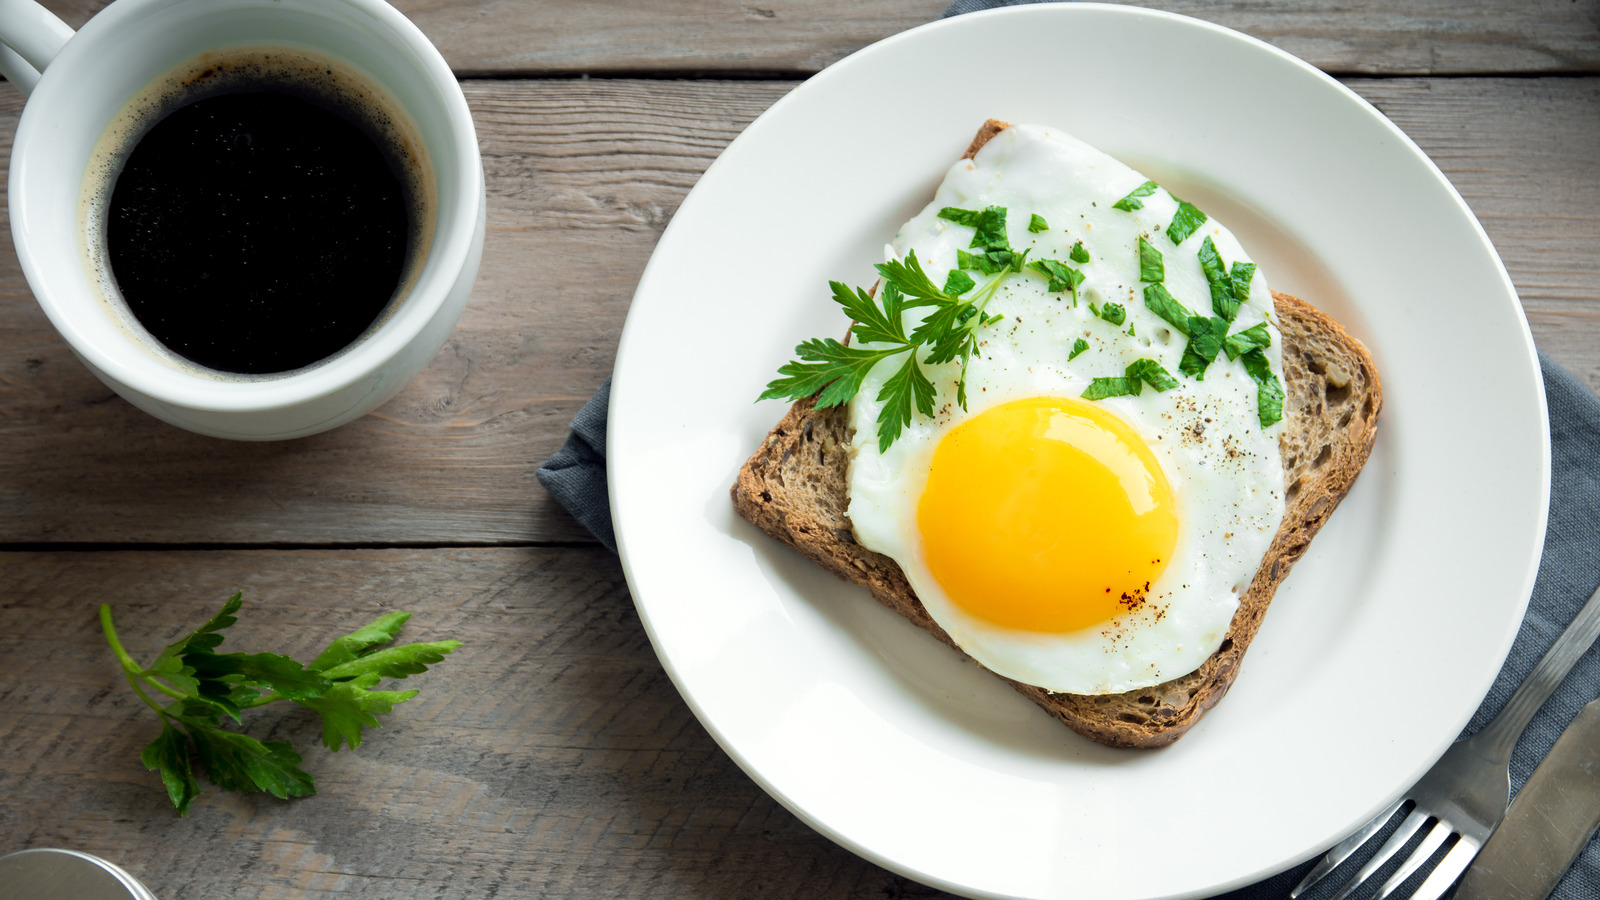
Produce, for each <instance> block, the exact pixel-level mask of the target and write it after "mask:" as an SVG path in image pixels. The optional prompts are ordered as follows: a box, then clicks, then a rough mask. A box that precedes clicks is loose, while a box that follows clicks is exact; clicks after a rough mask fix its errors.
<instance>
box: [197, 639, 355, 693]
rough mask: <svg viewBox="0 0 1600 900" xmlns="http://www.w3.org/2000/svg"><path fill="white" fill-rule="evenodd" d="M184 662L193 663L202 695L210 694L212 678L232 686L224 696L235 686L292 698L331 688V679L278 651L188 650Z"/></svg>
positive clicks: (219, 682)
mask: <svg viewBox="0 0 1600 900" xmlns="http://www.w3.org/2000/svg"><path fill="white" fill-rule="evenodd" d="M183 661H184V662H185V663H187V664H189V665H190V666H192V667H193V668H194V670H195V674H196V675H198V676H199V677H200V681H201V683H202V686H201V694H202V695H205V694H206V693H207V691H206V690H205V682H208V681H209V682H212V683H214V684H220V685H227V686H229V687H228V689H227V690H225V691H223V692H222V693H223V695H224V696H227V695H228V694H230V693H231V690H232V686H233V685H248V686H253V687H258V688H262V689H263V690H268V691H276V692H277V693H279V694H282V695H283V696H285V697H287V698H289V699H290V700H303V699H305V698H307V697H315V696H316V695H317V694H320V693H322V692H323V691H325V690H327V689H328V679H326V678H324V677H322V676H321V675H319V674H317V673H316V672H312V671H308V670H307V669H306V668H305V667H304V666H301V665H300V664H299V663H297V662H295V661H294V660H292V659H290V658H289V657H287V656H279V655H278V654H276V653H227V654H218V653H211V652H209V651H203V652H199V653H186V654H184V656H183Z"/></svg>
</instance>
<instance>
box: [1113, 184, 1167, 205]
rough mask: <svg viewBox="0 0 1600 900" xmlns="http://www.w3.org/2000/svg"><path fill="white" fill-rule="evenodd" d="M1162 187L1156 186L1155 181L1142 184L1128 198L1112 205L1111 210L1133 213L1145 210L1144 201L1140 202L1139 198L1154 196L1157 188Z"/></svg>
mask: <svg viewBox="0 0 1600 900" xmlns="http://www.w3.org/2000/svg"><path fill="white" fill-rule="evenodd" d="M1160 186H1161V185H1159V184H1156V183H1155V182H1154V181H1146V182H1145V183H1144V184H1141V185H1139V186H1138V187H1136V188H1134V189H1133V190H1131V191H1129V192H1128V196H1126V197H1123V198H1122V199H1121V200H1118V201H1117V202H1115V203H1113V204H1111V208H1112V209H1120V210H1122V211H1124V212H1133V211H1134V210H1136V209H1143V208H1144V201H1142V200H1140V199H1139V198H1140V197H1148V196H1150V195H1151V194H1154V193H1155V192H1156V188H1158V187H1160Z"/></svg>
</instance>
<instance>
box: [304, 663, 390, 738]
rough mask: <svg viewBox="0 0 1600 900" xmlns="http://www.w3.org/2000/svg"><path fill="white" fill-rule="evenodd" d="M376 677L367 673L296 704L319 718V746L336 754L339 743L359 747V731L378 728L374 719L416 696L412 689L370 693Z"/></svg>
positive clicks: (376, 719)
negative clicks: (320, 731) (314, 713)
mask: <svg viewBox="0 0 1600 900" xmlns="http://www.w3.org/2000/svg"><path fill="white" fill-rule="evenodd" d="M379 678H380V676H379V675H378V674H377V673H369V674H366V675H362V676H361V677H359V678H355V679H352V680H350V681H341V682H339V683H338V684H336V685H334V686H333V687H331V688H329V689H328V690H327V691H326V692H325V693H323V694H322V696H320V697H315V698H313V699H310V700H303V701H300V705H301V706H304V707H306V708H307V709H314V710H316V711H317V714H318V715H320V716H322V745H323V746H324V747H327V748H328V749H329V750H332V751H334V752H336V753H337V752H338V750H339V746H340V743H341V741H342V742H343V743H346V744H349V745H350V749H351V750H354V749H356V748H357V747H359V746H361V729H362V727H363V726H365V727H367V728H377V727H379V723H378V717H379V716H381V715H383V714H384V713H387V712H389V711H390V710H392V709H394V707H395V704H397V703H404V702H406V701H407V700H410V699H411V698H412V697H415V696H416V695H417V693H418V692H417V691H416V690H409V691H374V690H371V688H372V686H373V685H375V684H377V683H378V680H379Z"/></svg>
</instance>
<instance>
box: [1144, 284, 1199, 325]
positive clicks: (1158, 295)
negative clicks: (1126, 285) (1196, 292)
mask: <svg viewBox="0 0 1600 900" xmlns="http://www.w3.org/2000/svg"><path fill="white" fill-rule="evenodd" d="M1144 306H1145V309H1148V310H1150V311H1151V312H1153V313H1155V314H1156V315H1158V316H1160V317H1161V318H1163V319H1165V320H1166V321H1167V324H1168V325H1171V326H1172V327H1173V328H1176V329H1178V331H1179V332H1180V333H1182V334H1188V333H1189V320H1190V319H1193V318H1196V316H1195V315H1194V313H1191V312H1189V310H1187V309H1185V308H1184V306H1183V304H1182V303H1179V302H1178V301H1177V300H1175V299H1173V296H1172V295H1171V294H1169V293H1167V289H1166V288H1165V287H1163V286H1161V285H1159V284H1147V285H1145V286H1144Z"/></svg>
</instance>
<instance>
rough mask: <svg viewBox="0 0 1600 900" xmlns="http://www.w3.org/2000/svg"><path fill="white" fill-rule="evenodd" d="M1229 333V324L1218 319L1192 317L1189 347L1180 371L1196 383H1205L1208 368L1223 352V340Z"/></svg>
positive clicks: (1179, 366)
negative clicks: (1219, 353) (1218, 354)
mask: <svg viewBox="0 0 1600 900" xmlns="http://www.w3.org/2000/svg"><path fill="white" fill-rule="evenodd" d="M1227 333H1228V323H1227V322H1224V321H1222V320H1221V319H1218V318H1211V319H1207V318H1205V317H1204V316H1192V317H1190V319H1189V345H1188V346H1187V347H1185V348H1184V349H1183V359H1181V360H1179V361H1178V371H1179V372H1182V373H1183V374H1185V375H1188V376H1189V377H1190V378H1193V379H1195V380H1196V381H1204V380H1205V377H1206V367H1207V366H1209V365H1211V361H1212V360H1214V359H1216V358H1217V353H1218V352H1220V351H1221V350H1222V338H1223V336H1224V335H1225V334H1227Z"/></svg>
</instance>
